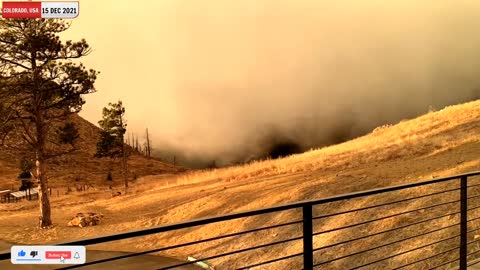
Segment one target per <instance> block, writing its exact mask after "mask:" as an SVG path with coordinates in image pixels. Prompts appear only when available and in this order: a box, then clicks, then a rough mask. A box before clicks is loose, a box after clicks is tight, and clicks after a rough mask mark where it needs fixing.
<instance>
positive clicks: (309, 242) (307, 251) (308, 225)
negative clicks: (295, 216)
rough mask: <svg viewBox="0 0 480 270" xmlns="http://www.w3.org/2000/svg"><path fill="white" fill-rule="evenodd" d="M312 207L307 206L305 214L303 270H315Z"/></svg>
mask: <svg viewBox="0 0 480 270" xmlns="http://www.w3.org/2000/svg"><path fill="white" fill-rule="evenodd" d="M312 208H313V207H312V205H305V206H304V207H303V208H302V212H303V269H305V270H312V269H313V219H312Z"/></svg>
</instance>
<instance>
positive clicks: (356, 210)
mask: <svg viewBox="0 0 480 270" xmlns="http://www.w3.org/2000/svg"><path fill="white" fill-rule="evenodd" d="M458 190H460V189H459V188H454V189H449V190H443V191H440V192H435V193H430V194H426V195H421V196H417V197H413V198H407V199H403V200H398V201H393V202H386V203H382V204H376V205H372V206H366V207H362V208H355V209H352V210H347V211H343V212H335V213H332V214H326V215H321V216H316V217H314V218H313V219H320V218H327V217H333V216H338V215H342V214H349V213H352V212H358V211H363V210H368V209H373V208H378V207H382V206H387V205H392V204H399V203H403V202H408V201H412V200H417V199H421V198H426V197H431V196H435V195H439V194H443V193H447V192H452V191H458Z"/></svg>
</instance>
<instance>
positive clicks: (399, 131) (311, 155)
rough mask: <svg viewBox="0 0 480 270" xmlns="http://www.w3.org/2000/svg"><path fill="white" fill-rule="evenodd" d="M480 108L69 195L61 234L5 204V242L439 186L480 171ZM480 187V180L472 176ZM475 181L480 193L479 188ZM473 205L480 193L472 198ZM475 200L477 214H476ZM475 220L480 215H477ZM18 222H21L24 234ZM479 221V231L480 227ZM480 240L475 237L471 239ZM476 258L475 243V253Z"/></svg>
mask: <svg viewBox="0 0 480 270" xmlns="http://www.w3.org/2000/svg"><path fill="white" fill-rule="evenodd" d="M479 131H480V101H475V102H470V103H466V104H461V105H457V106H450V107H447V108H445V109H443V110H441V111H437V112H431V113H428V114H426V115H424V116H421V117H419V118H417V119H413V120H408V121H403V122H400V123H398V124H397V125H394V126H389V127H384V128H379V129H377V130H376V131H375V132H372V133H371V134H368V135H366V136H363V137H360V138H357V139H355V140H352V141H349V142H346V143H343V144H339V145H335V146H332V147H326V148H323V149H318V150H313V151H310V152H307V153H304V154H299V155H294V156H290V157H287V158H284V159H280V160H268V161H263V162H255V163H252V164H249V165H245V166H237V167H232V168H224V169H217V170H211V171H199V172H189V173H186V174H182V175H177V176H171V177H163V178H161V177H155V176H148V177H143V178H142V179H140V180H139V181H137V182H136V183H135V186H134V187H133V189H132V194H129V195H127V196H122V197H116V198H110V197H109V196H107V195H106V193H105V192H103V191H97V192H92V193H90V194H89V195H88V196H80V195H78V196H77V195H75V194H73V195H71V196H68V197H67V196H65V197H59V198H54V201H53V205H54V209H53V218H54V221H55V222H56V227H55V228H54V229H51V230H48V231H45V230H39V229H37V228H35V225H36V224H35V218H34V217H35V215H36V208H35V207H36V204H35V203H33V202H32V203H30V202H25V203H22V204H18V205H0V210H1V212H0V228H1V230H2V231H1V232H0V235H1V236H2V239H3V240H6V241H10V242H15V243H45V242H57V241H66V240H73V239H74V238H75V239H77V238H84V237H93V236H97V235H102V234H109V233H115V232H120V231H126V230H132V229H139V228H146V227H150V226H156V225H160V224H167V223H172V222H178V221H183V220H189V219H194V218H200V217H206V216H213V215H219V214H225V213H231V212H238V211H245V210H250V209H256V208H260V207H266V206H272V205H277V204H284V203H289V202H294V201H299V200H307V199H315V198H322V197H326V196H331V195H335V194H342V193H346V192H353V191H359V190H366V189H370V188H377V187H383V186H390V185H397V184H401V183H407V182H416V181H421V180H424V179H431V178H434V177H440V176H446V175H451V174H455V173H460V172H466V171H472V170H478V168H479V167H480V166H479V165H480V158H479V154H478V153H479V152H480V137H479V136H478V133H479ZM474 181H476V182H474V183H480V179H478V178H477V179H474ZM474 183H472V184H474ZM456 187H458V183H456V182H452V183H446V184H443V185H438V186H435V187H421V188H415V189H412V190H409V191H408V192H404V191H403V192H396V193H393V194H388V195H378V196H375V197H371V198H368V199H356V200H354V201H349V202H339V203H335V204H330V205H325V206H321V207H316V208H315V209H314V214H315V215H317V216H318V215H322V214H328V213H332V212H337V211H342V210H348V209H354V208H358V207H364V206H369V205H376V204H379V203H382V202H389V201H395V200H399V199H403V198H406V197H414V196H416V195H419V194H425V193H434V192H436V191H439V190H445V189H452V188H456ZM469 192H470V196H474V195H475V194H478V193H480V188H477V189H471V190H470V191H469ZM457 195H458V194H457V193H454V192H451V193H443V194H439V195H435V196H431V197H426V198H423V199H418V200H411V201H406V202H404V203H402V204H398V205H394V206H392V205H388V206H384V207H382V208H375V209H371V210H368V211H363V212H361V213H351V214H345V215H340V216H335V217H328V218H322V219H318V220H316V222H315V224H314V230H315V232H324V231H328V230H329V229H332V228H337V227H339V226H344V225H347V224H354V223H358V222H362V221H367V220H370V219H375V218H378V217H383V216H387V215H391V214H395V213H399V212H402V211H407V210H409V209H416V208H419V207H424V206H429V205H433V204H438V203H442V202H448V201H453V200H456V199H457V198H458V196H457ZM476 205H477V204H475V202H472V207H474V206H476ZM457 210H458V204H457V203H452V204H445V205H443V206H441V207H437V208H435V209H433V210H432V209H431V210H428V211H427V210H425V211H417V212H413V213H411V214H407V215H400V216H396V217H392V218H389V219H384V220H381V221H377V222H371V223H368V224H365V225H361V226H355V227H353V228H351V229H347V230H342V231H336V232H328V233H321V234H319V235H317V236H316V237H315V238H314V246H315V247H316V248H320V247H322V246H325V245H329V244H333V243H339V242H341V241H343V240H348V239H352V238H354V237H360V236H362V235H366V234H371V233H375V232H380V231H384V230H388V229H391V228H396V227H399V226H403V225H405V224H408V223H411V222H413V221H419V220H426V219H429V218H431V217H434V216H436V215H439V213H440V212H442V213H445V212H448V213H454V212H455V211H457ZM85 211H92V212H100V213H102V214H104V215H105V217H106V218H105V222H104V223H103V224H101V225H100V226H97V227H92V228H85V229H76V228H68V227H66V222H67V221H68V218H69V217H70V216H71V215H72V214H74V213H77V212H85ZM471 215H472V217H475V216H480V213H478V212H477V211H476V210H475V211H471ZM299 218H300V213H299V212H298V211H296V210H295V211H286V212H281V213H276V214H271V215H266V216H263V217H261V218H259V217H256V218H246V219H239V220H235V221H233V222H222V223H217V224H211V225H208V226H204V227H201V228H193V229H188V230H183V231H178V232H172V233H165V234H160V235H152V236H148V237H144V238H142V239H130V240H124V241H119V242H117V243H109V244H108V245H107V244H105V245H98V246H95V247H94V248H97V249H107V250H121V251H140V250H146V249H151V248H155V247H159V246H163V245H169V244H178V243H183V242H187V241H193V240H198V239H203V238H206V237H210V236H216V235H218V234H225V233H232V232H238V231H243V230H248V229H251V228H253V227H259V226H267V225H273V224H280V223H284V222H286V221H287V220H288V221H291V220H298V219H299ZM457 222H458V216H456V215H453V214H452V215H448V216H445V217H443V218H441V219H435V220H432V221H429V222H426V223H423V225H422V226H414V227H405V228H403V229H402V230H400V231H396V232H394V233H384V234H379V235H377V236H375V237H372V238H368V239H363V240H357V241H353V242H350V243H348V244H339V245H337V246H336V247H334V248H333V249H327V248H325V249H320V250H319V251H318V252H316V253H315V258H316V262H322V261H329V260H332V261H331V262H330V263H328V264H326V265H325V266H326V268H327V269H350V268H354V267H358V266H361V265H362V264H366V263H369V262H373V261H376V260H380V259H382V258H384V257H388V256H389V255H394V254H398V253H402V252H406V251H408V250H409V249H411V248H413V247H415V246H419V245H424V244H429V243H432V242H434V241H437V240H439V239H444V238H448V237H449V236H450V235H455V234H456V233H458V226H456V227H454V226H452V227H450V228H449V229H445V230H441V231H435V232H432V233H429V234H427V235H425V236H421V237H413V236H415V235H418V234H421V233H424V232H428V231H431V230H434V229H436V228H439V227H440V226H441V227H445V226H450V225H453V224H455V223H457ZM18 224H22V225H23V226H22V227H19V226H18ZM479 226H480V224H479V223H476V222H471V224H469V228H470V229H472V228H476V227H479ZM300 233H301V230H300V227H299V226H296V225H292V226H289V227H285V228H281V229H276V230H270V231H260V232H257V233H253V234H248V235H244V236H240V237H235V238H228V239H223V240H218V241H216V242H213V243H205V244H201V245H196V246H190V247H185V248H179V249H175V250H171V251H169V252H166V253H165V254H163V255H168V256H173V257H178V258H182V259H185V258H186V257H187V256H193V257H198V258H203V257H208V256H211V255H214V254H219V253H224V252H228V251H231V250H234V249H240V248H246V247H250V246H253V245H259V244H263V243H266V242H270V241H280V240H282V239H289V238H294V237H297V236H299V235H300ZM406 237H411V238H410V239H409V240H407V241H402V242H398V243H395V244H392V245H388V246H385V247H381V248H378V249H375V250H373V251H370V252H366V253H362V254H358V255H356V256H354V257H349V258H345V259H338V260H335V258H338V257H341V256H343V255H347V254H350V253H353V252H354V251H355V250H364V249H368V248H370V247H375V246H378V245H379V244H380V243H381V242H382V243H383V242H395V241H397V240H400V239H403V238H406ZM471 237H474V234H472V235H471ZM457 244H458V239H453V240H448V241H444V242H441V243H440V244H437V245H431V246H427V247H425V248H424V249H422V250H419V251H416V252H408V253H405V254H404V255H402V256H398V257H395V258H394V259H392V260H380V261H379V262H378V263H375V264H371V265H369V266H367V267H364V268H363V269H387V268H393V267H395V266H400V265H403V264H406V263H408V262H412V261H415V260H418V259H422V258H425V257H428V256H429V254H432V252H438V251H441V250H445V249H448V248H450V247H453V246H455V245H457ZM301 248H302V245H301V242H300V241H291V242H289V243H286V244H282V245H277V246H273V247H269V248H265V249H263V250H262V249H260V250H258V251H257V252H256V253H255V252H254V253H249V254H238V255H233V256H230V257H225V258H221V259H216V260H212V263H213V264H214V265H215V266H216V267H217V268H218V269H235V268H237V267H241V266H245V265H248V264H251V263H253V262H254V261H256V262H258V261H264V260H267V259H270V258H271V257H272V256H274V257H276V256H278V257H280V256H284V255H289V254H294V253H297V252H301ZM469 248H470V251H473V250H476V249H478V248H479V247H478V246H477V245H471V246H470V247H469ZM455 252H456V251H454V252H450V253H445V254H443V255H441V256H438V257H435V258H434V259H433V260H427V261H424V262H422V263H420V264H416V265H412V266H409V267H405V268H404V269H424V268H428V267H432V266H435V265H437V264H440V263H441V262H444V261H447V260H449V259H452V258H454V257H455V256H456V255H457V254H456V253H455ZM300 262H301V260H300V258H293V259H291V260H288V261H284V262H279V263H276V264H271V265H268V266H265V267H259V268H257V269H299V268H301V267H300Z"/></svg>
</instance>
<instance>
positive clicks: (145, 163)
mask: <svg viewBox="0 0 480 270" xmlns="http://www.w3.org/2000/svg"><path fill="white" fill-rule="evenodd" d="M70 120H71V121H72V122H74V123H75V125H76V126H77V128H78V129H79V134H80V137H79V139H78V141H77V143H76V146H77V148H78V151H76V152H74V153H71V154H67V155H63V156H60V157H57V158H54V159H51V160H49V161H48V164H47V166H48V167H47V168H48V172H47V176H48V178H49V185H50V186H51V187H65V186H70V185H72V184H73V183H74V182H75V183H78V184H81V183H89V184H92V185H93V186H95V185H103V184H106V181H105V179H106V175H107V172H108V170H109V168H110V167H111V168H112V169H113V173H112V174H113V180H114V183H116V184H119V183H120V182H121V181H123V180H122V179H123V178H122V174H121V172H122V171H121V166H120V161H119V160H117V161H112V160H110V159H108V158H102V159H97V158H94V157H93V156H94V154H95V151H96V143H97V140H98V136H99V132H100V129H99V128H98V127H96V126H95V125H93V124H92V123H90V122H88V121H87V120H85V119H83V118H82V117H80V116H78V115H73V116H72V117H71V119H70ZM19 142H21V141H20V140H19ZM21 157H22V153H21V152H19V151H16V150H12V149H10V148H5V147H0V189H3V188H8V189H11V188H12V186H13V187H14V188H18V181H16V177H17V176H18V173H19V162H20V159H21ZM128 165H129V178H130V179H133V178H134V176H135V175H136V176H137V177H141V176H145V175H156V174H170V173H175V172H178V171H179V169H178V168H173V166H172V165H170V164H167V163H164V162H161V161H159V160H155V159H147V158H145V157H143V156H142V155H141V154H139V153H134V154H132V155H131V156H130V158H129V161H128Z"/></svg>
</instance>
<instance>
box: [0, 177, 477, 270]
mask: <svg viewBox="0 0 480 270" xmlns="http://www.w3.org/2000/svg"><path fill="white" fill-rule="evenodd" d="M478 175H480V171H477V172H471V173H465V174H460V175H454V176H450V177H446V178H438V179H431V180H426V181H421V182H415V183H411V184H405V185H398V186H392V187H386V188H378V189H371V190H367V191H361V192H355V193H349V194H344V195H339V196H333V197H328V198H324V199H319V200H310V201H302V202H296V203H292V204H287V205H280V206H275V207H269V208H263V209H258V210H253V211H247V212H241V213H233V214H227V215H222V216H216V217H212V218H203V219H197V220H192V221H187V222H181V223H176V224H169V225H162V226H157V227H152V228H148V229H144V230H137V231H131V232H125V233H119V234H114V235H108V236H102V237H98V238H93V239H85V240H80V241H74V242H69V243H62V244H59V245H86V246H89V245H95V244H101V243H107V242H109V243H110V242H112V241H119V240H121V241H124V240H126V239H137V240H138V238H137V237H152V236H155V235H157V234H165V233H175V232H178V231H182V230H186V229H189V230H191V231H190V232H189V233H192V232H195V230H199V229H201V228H203V227H205V226H209V225H213V224H228V223H229V222H233V221H234V220H236V221H238V220H241V219H250V221H252V220H253V219H255V220H257V221H262V220H263V221H262V222H260V223H262V224H266V223H269V222H271V221H272V220H273V221H276V222H275V224H274V225H269V226H250V228H248V229H246V230H241V231H239V232H228V233H222V234H219V235H215V236H212V237H204V238H203V239H200V240H194V241H187V242H182V243H177V244H173V245H160V246H157V247H155V248H149V249H148V250H142V251H138V252H134V253H127V254H124V255H121V256H115V257H112V258H105V259H100V260H96V261H87V263H86V264H84V265H72V266H65V267H63V268H60V269H74V268H81V267H84V266H87V265H97V264H98V265H99V266H98V267H100V268H101V264H103V263H109V262H112V261H114V262H117V260H122V259H127V258H130V257H135V256H140V255H146V254H151V253H159V252H161V253H165V252H168V251H171V250H175V249H181V248H191V250H190V252H193V251H194V252H195V253H196V255H195V257H196V258H199V261H216V260H222V261H220V263H219V264H217V266H219V268H217V269H254V268H255V269H408V268H411V269H441V268H443V269H462V270H463V269H467V267H469V266H471V265H473V264H475V263H476V262H477V260H476V256H478V255H480V239H477V238H479V237H480V235H475V232H477V231H480V211H477V209H478V210H480V203H479V204H475V203H474V202H475V200H474V199H476V198H480V181H478V182H475V181H476V180H477V179H476V178H478V177H475V176H478ZM412 194H413V195H415V196H413V195H412ZM371 202H376V203H375V204H372V203H371ZM359 205H360V206H361V207H358V206H359ZM412 206H415V208H412ZM399 210H400V211H399ZM292 211H293V212H292ZM285 212H288V213H287V214H285ZM477 212H478V215H476V213H477ZM281 213H284V214H282V216H281V217H278V216H277V218H275V219H269V221H268V222H267V221H266V220H265V218H264V217H265V216H268V215H279V214H281ZM286 216H288V219H287V218H286ZM278 221H281V222H278ZM352 221H353V222H352ZM282 222H283V223H282ZM244 224H253V223H252V222H247V223H244ZM332 224H333V225H332ZM338 224H340V225H339V226H337V225H338ZM476 224H478V226H475V225H476ZM315 225H317V226H315ZM220 227H221V226H220ZM239 227H241V226H239ZM287 227H288V228H290V229H289V230H285V229H284V228H287ZM318 227H320V228H321V229H320V230H316V229H315V228H318ZM268 230H276V231H278V232H279V234H284V235H286V236H290V235H292V234H293V235H294V236H292V237H287V238H286V239H281V240H278V241H266V240H265V239H267V238H268V237H258V236H256V237H251V238H250V240H252V239H254V240H255V241H256V242H262V241H263V242H262V243H261V244H259V243H257V244H255V245H252V246H248V247H242V248H235V244H234V242H232V244H230V245H226V244H225V243H230V242H225V243H224V244H223V245H213V246H210V247H207V245H208V244H209V243H214V242H215V243H218V241H223V240H225V239H230V240H231V239H236V238H238V237H242V236H245V235H251V234H256V233H260V232H265V231H268ZM282 230H283V232H284V233H282ZM204 232H205V231H204ZM287 232H288V233H287ZM210 233H211V231H210ZM264 236H265V235H264ZM165 239H166V240H165ZM176 239H181V237H179V236H178V235H177V236H174V235H170V237H166V238H165V237H164V240H165V241H167V240H172V241H173V240H176ZM372 239H373V240H372ZM157 240H158V241H157ZM157 240H156V241H152V239H149V241H150V242H158V243H160V242H161V241H160V240H161V239H157ZM267 240H268V239H267ZM255 241H253V240H252V241H250V242H255ZM167 242H168V241H167ZM242 243H243V242H242ZM196 245H197V246H201V247H200V248H198V249H195V248H194V246H196ZM278 246H281V248H275V247H278ZM296 248H297V249H296ZM219 250H221V251H223V252H219V253H218V254H210V253H212V252H214V251H215V252H216V251H219ZM259 250H264V251H263V252H258V251H259ZM287 251H288V252H290V254H284V253H285V252H287ZM202 253H204V254H210V255H204V256H202ZM279 254H281V255H279ZM198 255H199V256H198ZM186 256H187V255H185V259H186ZM235 258H236V259H235ZM7 259H10V253H4V254H0V260H7ZM117 263H121V261H118V262H117ZM194 263H195V261H186V260H185V261H184V262H180V263H175V264H173V263H172V264H169V265H167V266H164V267H163V268H159V269H182V267H185V266H187V265H191V264H194ZM282 263H283V264H282Z"/></svg>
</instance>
